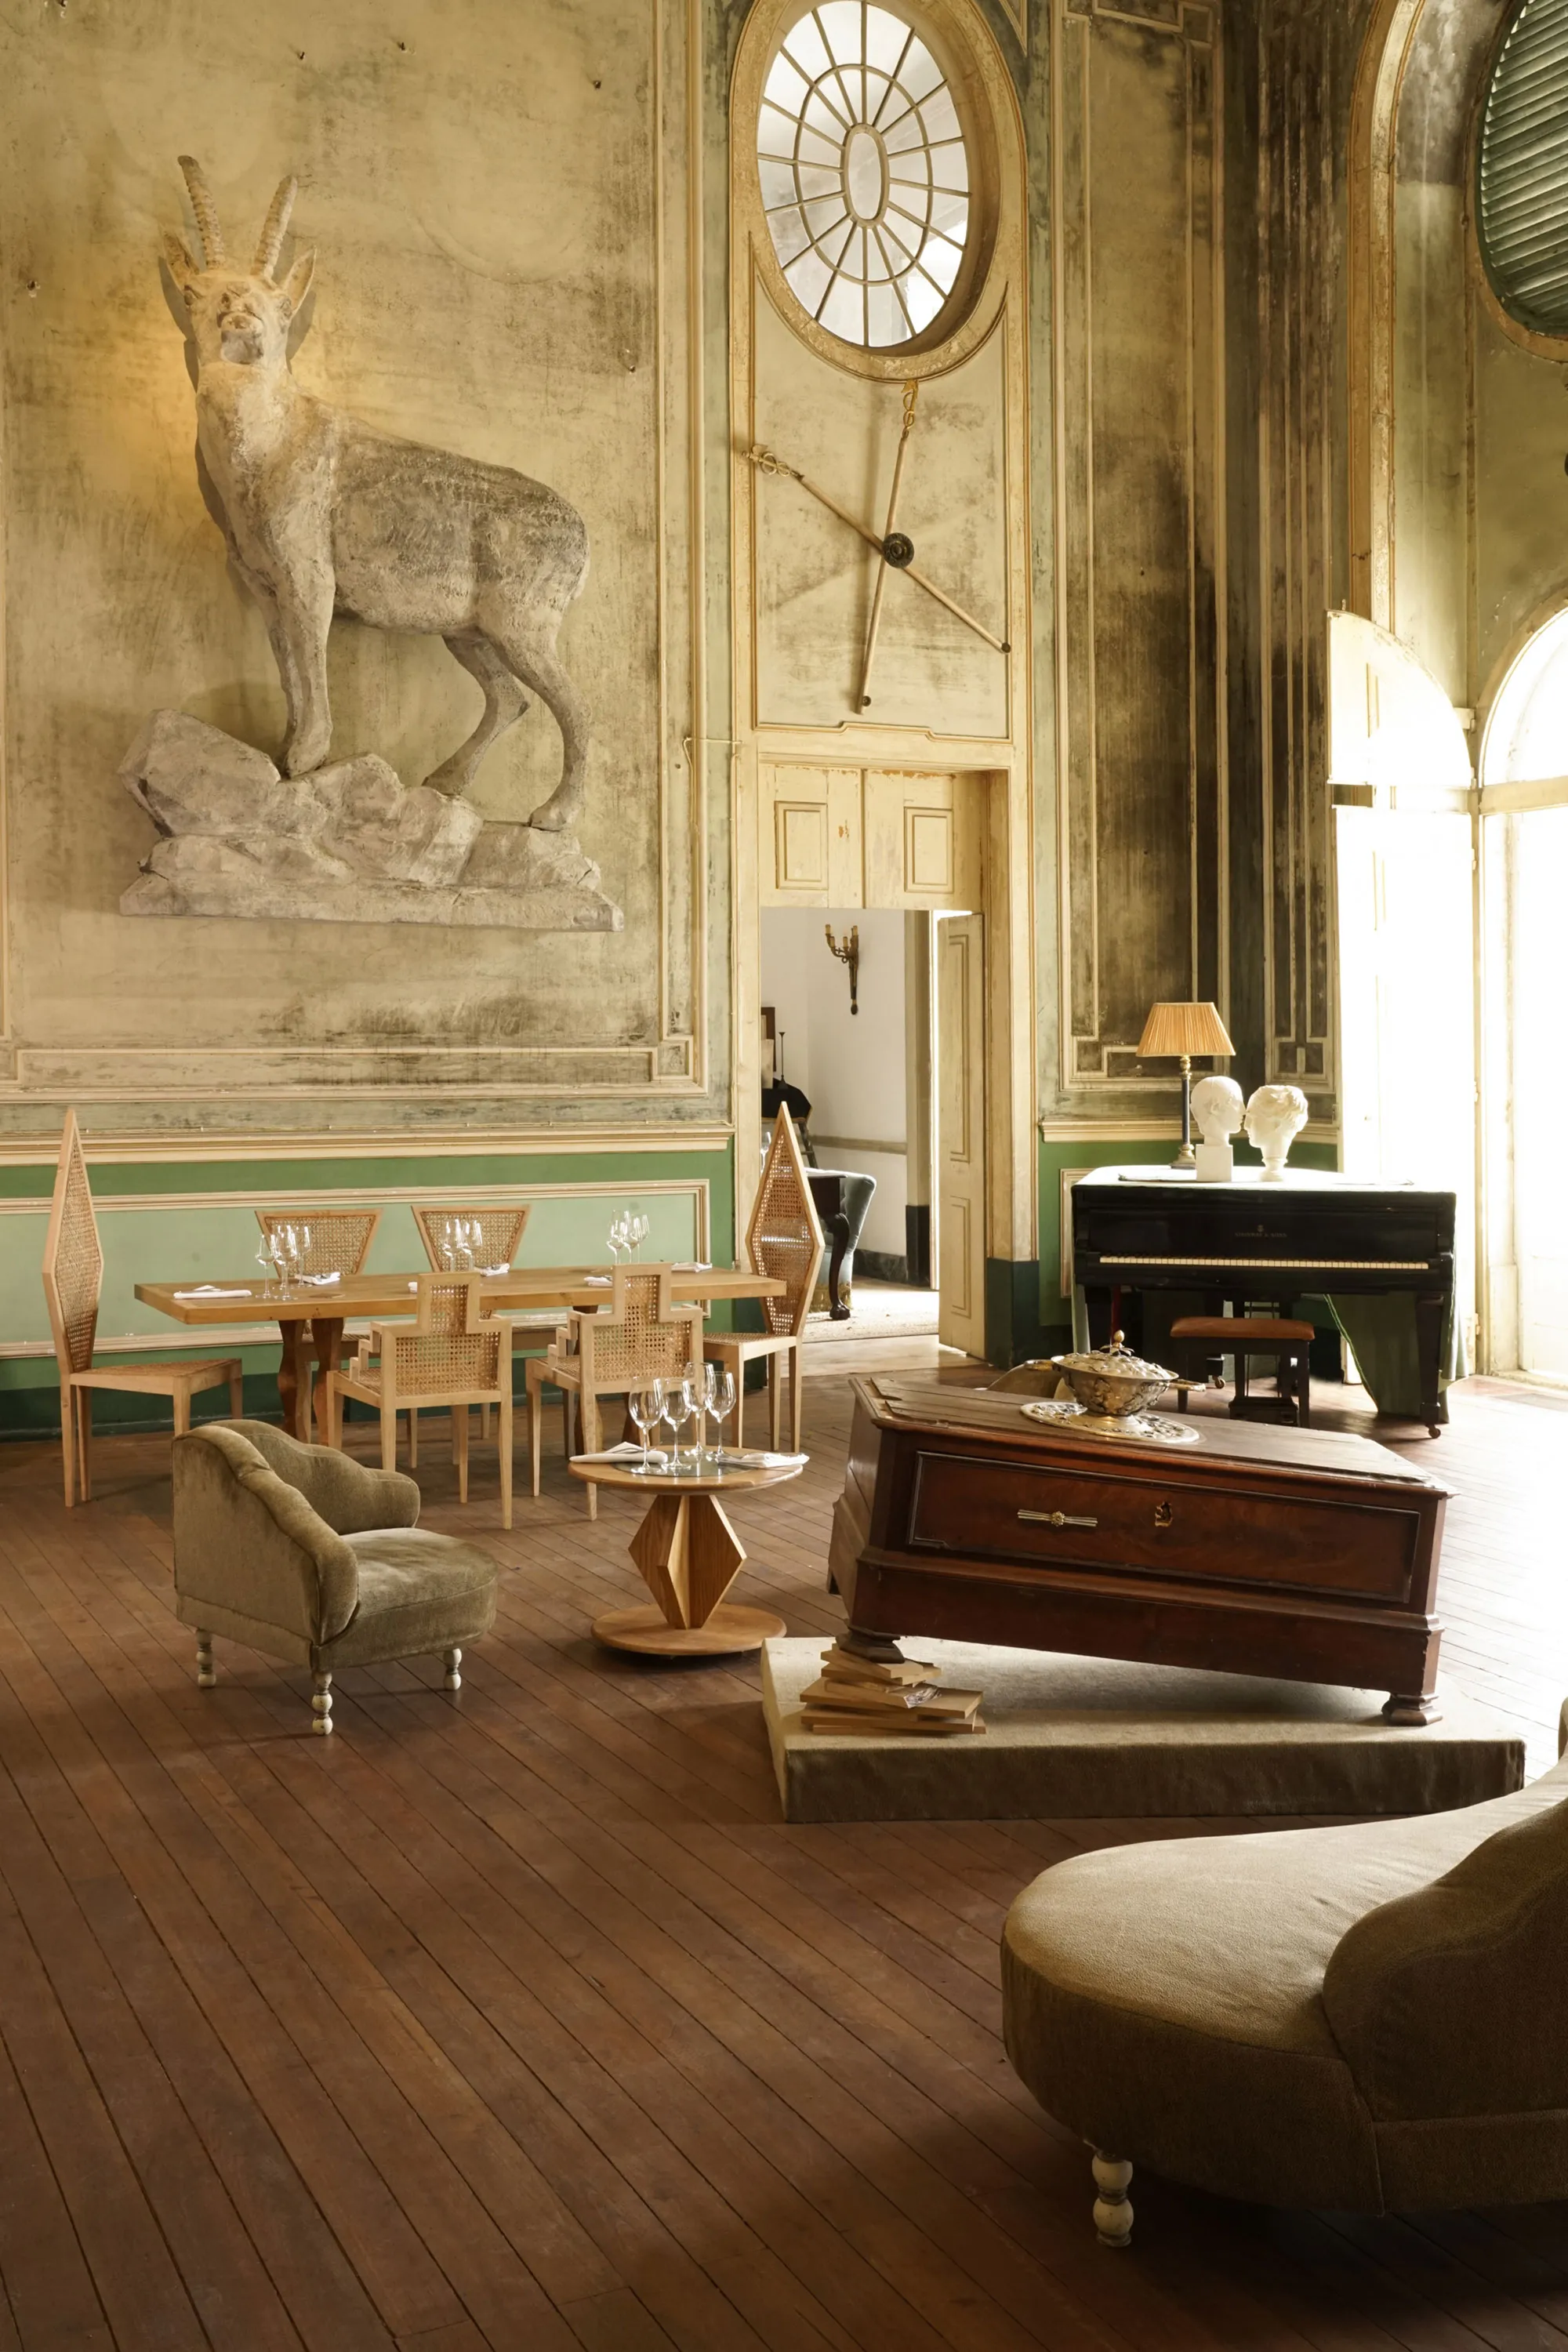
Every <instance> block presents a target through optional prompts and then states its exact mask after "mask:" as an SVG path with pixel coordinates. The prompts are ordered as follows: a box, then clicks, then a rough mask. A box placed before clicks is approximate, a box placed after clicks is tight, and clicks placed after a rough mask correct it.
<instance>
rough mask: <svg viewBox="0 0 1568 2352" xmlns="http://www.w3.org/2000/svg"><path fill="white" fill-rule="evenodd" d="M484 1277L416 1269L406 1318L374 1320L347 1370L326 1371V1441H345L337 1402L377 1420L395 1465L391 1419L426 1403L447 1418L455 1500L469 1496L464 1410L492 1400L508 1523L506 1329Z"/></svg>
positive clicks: (385, 1462)
mask: <svg viewBox="0 0 1568 2352" xmlns="http://www.w3.org/2000/svg"><path fill="white" fill-rule="evenodd" d="M483 1290H484V1279H483V1276H480V1275H477V1274H422V1275H420V1276H419V1277H418V1284H417V1291H416V1297H417V1302H418V1312H417V1315H416V1319H415V1321H414V1322H413V1323H412V1324H411V1325H410V1324H407V1323H373V1324H372V1325H371V1328H370V1331H369V1334H368V1336H367V1337H366V1338H364V1339H362V1340H361V1341H360V1343H359V1349H358V1353H357V1354H356V1355H355V1356H354V1358H353V1360H351V1362H350V1363H349V1365H348V1366H347V1368H346V1370H338V1369H334V1370H331V1371H329V1372H327V1373H326V1374H325V1375H324V1378H325V1381H326V1388H327V1428H328V1443H329V1444H331V1445H337V1446H341V1445H342V1442H343V1399H344V1398H345V1397H353V1398H355V1399H356V1400H357V1402H359V1403H361V1404H366V1405H370V1406H372V1407H373V1408H374V1411H375V1412H377V1413H378V1414H379V1415H380V1417H381V1466H382V1468H383V1469H384V1470H395V1468H396V1467H397V1416H398V1414H399V1413H400V1412H405V1413H407V1415H408V1421H409V1429H410V1433H411V1434H412V1432H413V1428H414V1416H415V1414H416V1413H417V1412H421V1411H426V1410H428V1409H429V1408H431V1407H432V1406H446V1407H447V1410H448V1411H449V1412H451V1415H452V1432H453V1440H454V1450H455V1455H456V1460H457V1464H458V1501H459V1502H462V1503H466V1502H467V1501H468V1407H469V1406H470V1405H474V1404H480V1405H489V1404H493V1405H494V1406H495V1408H496V1417H497V1436H498V1438H499V1440H500V1498H501V1525H502V1527H503V1528H510V1525H511V1326H510V1323H508V1322H506V1321H504V1320H503V1319H502V1318H500V1316H495V1315H486V1314H485V1313H484V1312H483V1311H482V1309H483V1297H482V1294H483Z"/></svg>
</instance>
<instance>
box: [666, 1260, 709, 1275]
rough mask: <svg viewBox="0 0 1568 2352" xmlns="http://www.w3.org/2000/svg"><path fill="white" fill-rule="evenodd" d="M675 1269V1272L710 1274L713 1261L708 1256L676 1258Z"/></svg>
mask: <svg viewBox="0 0 1568 2352" xmlns="http://www.w3.org/2000/svg"><path fill="white" fill-rule="evenodd" d="M675 1271H676V1272H677V1274H711V1273H712V1271H713V1261H712V1259H711V1258H710V1257H683V1258H678V1259H677V1261H676V1266H675Z"/></svg>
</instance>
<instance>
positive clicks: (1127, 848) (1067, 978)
mask: <svg viewBox="0 0 1568 2352" xmlns="http://www.w3.org/2000/svg"><path fill="white" fill-rule="evenodd" d="M1053 36H1054V39H1053V70H1052V77H1051V84H1052V108H1053V139H1052V145H1053V169H1054V174H1055V215H1056V221H1057V236H1056V238H1055V240H1054V251H1055V264H1056V298H1057V299H1056V305H1055V312H1056V343H1055V369H1056V412H1057V484H1056V497H1057V726H1058V780H1059V788H1058V860H1057V877H1058V924H1059V937H1060V957H1059V967H1058V973H1059V1003H1058V1070H1057V1081H1058V1085H1059V1087H1060V1088H1061V1090H1062V1093H1063V1095H1064V1097H1067V1098H1068V1100H1069V1101H1070V1100H1071V1099H1072V1098H1073V1097H1078V1098H1079V1100H1082V1099H1084V1098H1085V1097H1090V1098H1091V1097H1094V1096H1095V1095H1097V1094H1098V1095H1101V1096H1106V1097H1110V1096H1113V1095H1114V1096H1117V1097H1121V1098H1122V1099H1123V1100H1124V1099H1125V1097H1127V1096H1128V1095H1129V1094H1133V1095H1136V1094H1137V1093H1139V1092H1142V1091H1155V1090H1161V1091H1168V1088H1169V1080H1168V1078H1165V1077H1153V1076H1150V1077H1144V1076H1142V1074H1141V1072H1140V1070H1139V1067H1138V1063H1137V1055H1136V1047H1137V1042H1138V1038H1139V1035H1140V1034H1141V1031H1142V1024H1143V1018H1144V1015H1145V1013H1146V1012H1147V1010H1148V1007H1149V1005H1150V1003H1152V1002H1154V1001H1155V1000H1156V999H1159V998H1177V999H1187V998H1194V997H1196V998H1214V999H1215V1001H1216V1002H1217V1003H1219V1004H1220V1005H1221V1006H1222V1008H1223V1007H1224V1005H1225V1004H1226V999H1227V994H1228V965H1227V953H1228V944H1227V943H1228V924H1227V921H1226V904H1227V897H1228V837H1227V788H1226V502H1225V466H1224V453H1225V362H1224V333H1225V317H1224V297H1223V278H1222V266H1221V226H1220V225H1221V218H1222V205H1223V175H1222V170H1221V154H1220V126H1221V111H1220V109H1221V59H1220V49H1219V42H1218V27H1217V25H1216V22H1215V16H1214V15H1213V13H1212V12H1211V10H1209V9H1208V8H1207V7H1203V6H1194V5H1189V0H1137V4H1136V5H1134V0H1126V4H1125V5H1110V0H1061V5H1058V8H1057V9H1056V11H1055V13H1054V20H1053Z"/></svg>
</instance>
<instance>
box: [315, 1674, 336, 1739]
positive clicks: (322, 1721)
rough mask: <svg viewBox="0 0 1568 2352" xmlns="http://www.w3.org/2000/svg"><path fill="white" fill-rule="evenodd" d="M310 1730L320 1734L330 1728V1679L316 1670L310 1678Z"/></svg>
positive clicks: (328, 1675)
mask: <svg viewBox="0 0 1568 2352" xmlns="http://www.w3.org/2000/svg"><path fill="white" fill-rule="evenodd" d="M310 1683H311V1692H310V1707H311V1718H310V1728H311V1730H312V1731H320V1732H322V1733H325V1732H329V1731H331V1727H332V1678H331V1675H330V1674H328V1673H323V1672H321V1671H320V1670H318V1671H317V1672H316V1673H315V1674H313V1675H311V1676H310Z"/></svg>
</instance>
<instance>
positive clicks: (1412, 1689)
mask: <svg viewBox="0 0 1568 2352" xmlns="http://www.w3.org/2000/svg"><path fill="white" fill-rule="evenodd" d="M851 1388H852V1391H853V1392H854V1396H855V1418H854V1426H853V1431H852V1433H851V1438H850V1448H849V1464H848V1470H847V1477H846V1480H845V1487H844V1493H843V1495H842V1496H841V1497H840V1499H839V1501H838V1504H837V1507H836V1510H835V1514H834V1525H833V1544H832V1550H831V1554H830V1564H829V1572H830V1579H831V1581H832V1582H833V1584H834V1585H835V1586H836V1588H837V1591H839V1592H840V1593H841V1594H842V1595H843V1598H844V1602H845V1606H846V1609H847V1612H848V1618H849V1627H850V1631H851V1633H854V1634H857V1635H864V1636H866V1637H868V1638H872V1639H891V1640H898V1639H899V1638H900V1637H901V1636H903V1635H913V1636H917V1637H918V1636H920V1635H925V1636H928V1637H931V1638H947V1639H950V1640H954V1641H965V1642H993V1643H1001V1644H1005V1645H1007V1646H1009V1647H1015V1648H1024V1649H1041V1650H1068V1651H1075V1652H1079V1653H1083V1654H1089V1655H1094V1656H1100V1657H1111V1658H1134V1659H1143V1660H1147V1661H1150V1662H1152V1663H1155V1664H1163V1665H1181V1666H1205V1667H1210V1668H1221V1669H1224V1670H1226V1671H1228V1672H1230V1673H1235V1674H1248V1675H1277V1676H1280V1677H1282V1678H1284V1679H1285V1680H1287V1681H1293V1682H1321V1683H1343V1684H1351V1685H1356V1686H1358V1687H1361V1688H1363V1689H1373V1690H1384V1691H1386V1692H1387V1693H1388V1694H1389V1700H1388V1705H1387V1706H1386V1707H1385V1708H1384V1713H1385V1714H1386V1715H1387V1716H1388V1717H1389V1718H1390V1720H1391V1721H1394V1722H1405V1723H1408V1722H1427V1721H1430V1720H1431V1719H1432V1717H1433V1716H1434V1714H1435V1713H1436V1707H1435V1704H1434V1701H1435V1695H1436V1673H1437V1651H1438V1645H1439V1643H1440V1641H1441V1638H1442V1627H1441V1625H1440V1624H1439V1622H1438V1620H1437V1617H1436V1612H1435V1602H1436V1582H1437V1561H1438V1551H1439V1547H1440V1544H1441V1539H1442V1527H1443V1507H1444V1503H1445V1500H1446V1498H1447V1489H1446V1488H1444V1487H1442V1486H1438V1485H1437V1484H1436V1482H1435V1481H1434V1480H1432V1479H1431V1478H1428V1477H1427V1476H1426V1475H1424V1474H1423V1473H1422V1472H1420V1471H1418V1470H1415V1469H1413V1468H1411V1467H1410V1466H1409V1465H1407V1464H1406V1463H1405V1462H1404V1461H1403V1460H1402V1459H1401V1458H1400V1457H1399V1456H1398V1455H1396V1454H1392V1453H1390V1452H1389V1451H1388V1450H1387V1449H1386V1448H1385V1447H1384V1446H1381V1445H1377V1444H1373V1442H1372V1441H1371V1440H1370V1439H1368V1438H1363V1437H1353V1436H1348V1435H1345V1434H1343V1433H1340V1432H1338V1431H1331V1430H1316V1429H1304V1430H1303V1429H1289V1428H1276V1427H1273V1426H1269V1425H1265V1424H1262V1423H1251V1422H1232V1421H1228V1420H1226V1421H1221V1420H1219V1419H1218V1418H1217V1417H1216V1418H1215V1419H1212V1420H1210V1419H1207V1418H1204V1419H1201V1420H1199V1421H1198V1422H1197V1423H1196V1424H1195V1425H1196V1426H1197V1427H1198V1429H1199V1431H1200V1436H1199V1439H1198V1442H1197V1443H1195V1444H1190V1445H1183V1446H1179V1447H1178V1446H1160V1445H1152V1444H1140V1443H1136V1442H1134V1441H1131V1440H1128V1441H1120V1440H1117V1441H1110V1440H1105V1439H1100V1438H1094V1437H1074V1436H1073V1435H1072V1434H1071V1433H1070V1431H1068V1430H1067V1429H1063V1430H1056V1429H1048V1428H1047V1427H1045V1426H1044V1425H1042V1424H1041V1423H1038V1422H1031V1421H1030V1420H1029V1419H1028V1418H1027V1417H1026V1415H1025V1414H1024V1412H1022V1410H1021V1405H1022V1402H1023V1400H1021V1399H1020V1398H1018V1397H1017V1396H1015V1395H1004V1396H993V1395H991V1394H989V1393H988V1392H987V1391H984V1390H972V1389H963V1388H959V1387H956V1386H944V1385H942V1384H940V1383H938V1382H935V1381H918V1380H914V1379H906V1380H883V1381H878V1382H875V1383H869V1382H867V1381H852V1382H851Z"/></svg>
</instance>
